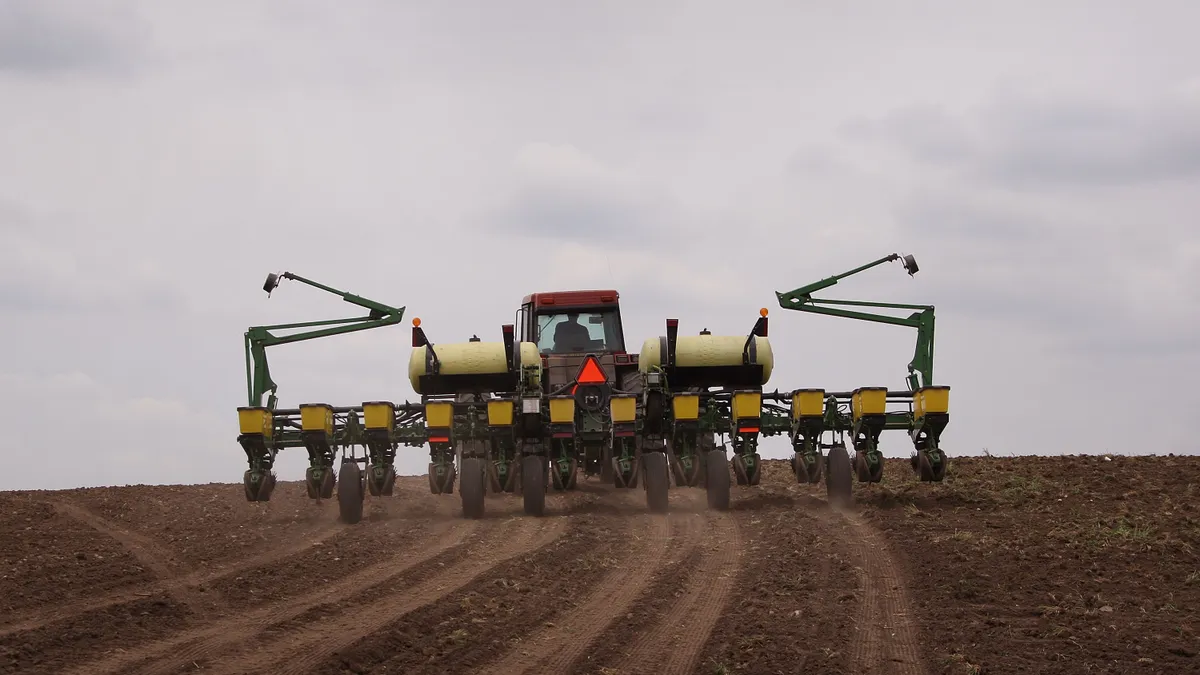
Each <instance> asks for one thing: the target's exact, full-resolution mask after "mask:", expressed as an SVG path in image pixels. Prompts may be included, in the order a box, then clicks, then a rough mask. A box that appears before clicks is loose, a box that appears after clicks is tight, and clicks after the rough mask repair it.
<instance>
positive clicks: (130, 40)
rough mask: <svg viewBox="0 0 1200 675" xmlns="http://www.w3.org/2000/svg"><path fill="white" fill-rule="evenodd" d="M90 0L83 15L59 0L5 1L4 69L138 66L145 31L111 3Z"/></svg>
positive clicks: (0, 55)
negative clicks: (137, 61)
mask: <svg viewBox="0 0 1200 675" xmlns="http://www.w3.org/2000/svg"><path fill="white" fill-rule="evenodd" d="M87 4H88V5H89V6H88V8H87V11H85V12H83V13H80V12H79V11H78V9H79V6H78V5H75V4H73V3H66V2H61V1H59V0H5V2H3V3H0V71H6V70H7V71H10V72H16V73H25V74H29V75H31V76H38V75H51V74H58V73H64V72H75V71H110V72H112V71H121V70H125V69H127V68H130V67H131V66H133V65H134V63H135V59H136V58H137V57H138V56H139V52H140V50H141V48H142V39H143V35H144V34H143V33H142V31H141V30H140V29H141V26H140V25H139V24H138V23H137V22H136V21H135V17H134V16H133V15H132V14H131V13H129V12H128V9H127V8H120V7H114V6H112V5H111V4H110V3H106V2H100V1H97V2H89V3H87Z"/></svg>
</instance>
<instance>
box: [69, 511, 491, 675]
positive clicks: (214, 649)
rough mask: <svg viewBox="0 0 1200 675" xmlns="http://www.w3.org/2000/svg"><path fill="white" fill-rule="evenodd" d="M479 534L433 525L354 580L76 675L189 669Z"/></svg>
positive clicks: (474, 524)
mask: <svg viewBox="0 0 1200 675" xmlns="http://www.w3.org/2000/svg"><path fill="white" fill-rule="evenodd" d="M478 529H479V522H478V521H462V520H460V521H441V522H438V523H436V524H435V525H434V526H433V527H432V528H431V530H430V532H429V533H428V535H427V536H428V537H429V538H430V539H432V540H433V542H434V543H432V544H431V545H430V546H428V547H425V548H420V547H412V548H408V547H406V548H405V549H404V550H403V551H402V552H400V553H398V554H397V555H395V556H392V557H390V558H388V559H386V560H382V561H380V562H377V563H375V564H373V565H371V566H370V567H367V568H366V569H364V570H362V571H361V572H358V573H357V574H355V575H353V576H350V577H347V578H344V579H342V580H341V581H337V582H334V583H332V584H329V585H327V586H325V587H324V588H321V589H320V590H319V591H317V592H315V593H311V594H307V595H302V596H300V597H296V598H292V599H290V600H285V601H283V602H281V603H276V604H271V605H265V606H261V607H259V608H257V609H254V610H252V611H249V612H245V613H242V614H239V615H235V616H230V617H228V618H225V619H222V620H218V621H215V622H211V623H207V624H204V625H202V626H200V627H198V628H196V629H195V630H189V631H187V632H184V633H181V634H179V635H175V636H172V637H169V638H167V639H165V640H159V641H157V642H153V643H150V644H148V645H145V646H141V647H136V648H134V649H131V650H128V651H125V652H122V653H119V654H116V655H113V656H112V657H110V658H107V659H104V660H101V661H98V662H91V663H84V664H83V665H81V666H80V668H79V669H78V670H77V671H75V672H79V673H81V674H82V673H99V672H119V673H130V672H145V673H164V672H171V671H172V669H178V668H179V666H181V665H184V664H193V663H195V662H197V661H200V660H203V659H205V658H206V657H208V656H210V655H213V654H218V653H221V652H226V651H228V650H230V649H232V648H234V647H236V646H237V645H240V644H243V643H245V642H248V641H250V640H253V639H254V638H255V637H257V636H258V635H259V634H260V633H261V632H262V631H264V630H266V629H267V628H269V627H270V626H272V625H276V624H280V623H285V622H287V621H291V620H293V619H295V618H296V617H298V616H300V615H302V614H304V613H305V612H308V611H310V610H312V609H313V608H315V607H319V606H321V605H324V604H329V603H337V602H338V601H339V599H341V598H342V597H343V596H345V595H346V594H347V593H353V592H356V591H361V590H363V589H367V588H370V587H372V586H375V585H378V584H383V583H386V582H388V581H389V580H391V579H393V578H395V577H397V576H400V575H402V574H404V573H405V572H407V571H408V570H410V569H412V568H413V567H416V566H417V565H420V564H421V563H424V562H426V561H428V560H430V559H431V558H434V557H436V556H438V555H440V554H442V553H445V552H446V551H448V550H450V549H452V548H455V547H457V546H460V545H462V544H463V542H464V541H465V540H466V539H467V538H468V537H470V536H471V535H472V534H474V533H475V532H476V531H477V530H478Z"/></svg>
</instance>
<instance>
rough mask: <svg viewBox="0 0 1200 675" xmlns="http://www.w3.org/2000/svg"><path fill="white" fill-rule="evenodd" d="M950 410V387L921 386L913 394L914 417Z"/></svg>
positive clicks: (943, 412) (918, 417)
mask: <svg viewBox="0 0 1200 675" xmlns="http://www.w3.org/2000/svg"><path fill="white" fill-rule="evenodd" d="M948 412H950V387H938V386H929V387H921V388H920V389H918V390H917V391H916V393H914V394H913V417H916V418H917V419H920V418H922V417H924V416H925V413H930V414H933V415H936V414H939V413H940V414H945V413H948Z"/></svg>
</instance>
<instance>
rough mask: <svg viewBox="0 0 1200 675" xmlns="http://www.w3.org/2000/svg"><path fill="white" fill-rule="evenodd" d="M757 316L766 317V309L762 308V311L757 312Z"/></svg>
mask: <svg viewBox="0 0 1200 675" xmlns="http://www.w3.org/2000/svg"><path fill="white" fill-rule="evenodd" d="M758 315H759V316H766V315H767V308H766V307H763V308H762V309H760V310H758Z"/></svg>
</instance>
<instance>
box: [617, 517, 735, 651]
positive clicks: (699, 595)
mask: <svg viewBox="0 0 1200 675" xmlns="http://www.w3.org/2000/svg"><path fill="white" fill-rule="evenodd" d="M709 522H710V524H712V525H713V526H714V528H713V529H712V530H711V531H712V533H713V534H712V539H711V541H710V542H706V543H705V544H704V545H702V547H701V550H702V551H703V553H702V555H701V558H700V560H699V561H698V563H697V565H696V568H695V570H694V571H693V572H692V573H691V574H690V575H689V577H688V580H687V582H686V585H685V586H684V589H683V593H682V594H681V595H680V597H679V598H678V599H676V600H675V602H674V603H673V604H671V605H670V607H669V609H667V611H666V612H665V614H663V615H662V616H661V617H660V618H659V619H658V620H657V621H656V622H655V623H653V624H651V625H650V626H646V627H644V628H642V629H641V631H640V633H641V637H639V638H638V640H637V641H636V642H635V643H634V644H633V648H632V649H631V650H630V651H629V653H628V654H627V655H625V656H624V657H622V658H621V659H620V661H619V662H618V663H617V664H616V665H615V666H613V668H614V669H615V670H616V671H617V672H620V673H629V672H646V673H650V672H653V673H691V672H693V671H694V670H695V669H696V664H697V662H698V661H699V660H700V652H701V650H702V649H703V648H704V644H705V642H707V641H708V636H709V635H710V634H711V633H712V629H713V626H715V625H716V623H717V620H718V619H719V618H720V617H721V614H722V613H723V612H724V611H725V605H726V603H727V602H728V600H729V594H730V592H731V591H732V589H733V585H734V582H735V581H736V580H737V576H738V564H739V562H740V559H741V555H742V537H741V531H740V528H739V527H738V524H737V520H736V519H735V518H734V517H733V516H732V515H731V514H729V513H714V514H712V516H711V517H710V519H709ZM647 629H648V630H647ZM663 655H665V656H666V662H665V663H661V661H662V656H663Z"/></svg>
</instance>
